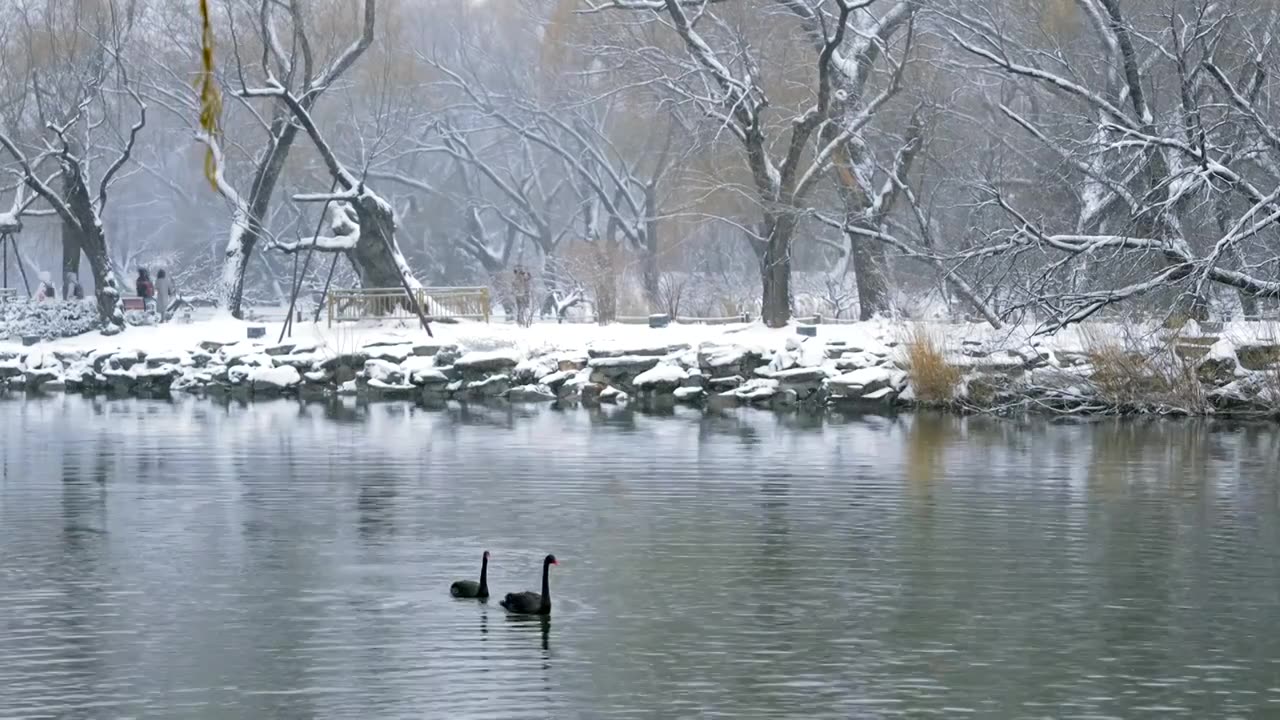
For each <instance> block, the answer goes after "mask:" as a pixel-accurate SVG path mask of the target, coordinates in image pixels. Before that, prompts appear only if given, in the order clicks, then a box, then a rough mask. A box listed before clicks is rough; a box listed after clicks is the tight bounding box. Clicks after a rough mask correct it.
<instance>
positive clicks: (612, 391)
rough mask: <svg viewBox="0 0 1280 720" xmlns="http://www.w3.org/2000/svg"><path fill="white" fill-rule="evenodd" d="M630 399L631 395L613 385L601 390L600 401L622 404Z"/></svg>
mask: <svg viewBox="0 0 1280 720" xmlns="http://www.w3.org/2000/svg"><path fill="white" fill-rule="evenodd" d="M628 400H630V397H629V396H628V395H627V394H626V393H625V392H623V391H622V390H619V389H618V388H616V387H614V386H612V385H610V386H608V387H606V388H604V389H603V390H601V391H600V402H602V403H610V404H616V405H622V404H624V403H626V402H627V401H628Z"/></svg>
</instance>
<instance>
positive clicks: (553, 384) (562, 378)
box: [541, 370, 575, 394]
mask: <svg viewBox="0 0 1280 720" xmlns="http://www.w3.org/2000/svg"><path fill="white" fill-rule="evenodd" d="M574 375H575V373H571V372H564V371H563V370H559V371H556V372H553V373H551V374H550V375H547V376H546V377H544V378H542V381H541V384H542V385H545V386H546V387H548V388H550V389H551V391H552V392H555V393H557V394H559V392H560V387H561V386H563V385H564V384H565V382H567V381H568V380H569V379H570V378H572V377H573V376H574Z"/></svg>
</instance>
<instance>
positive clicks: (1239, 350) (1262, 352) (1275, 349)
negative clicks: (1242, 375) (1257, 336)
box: [1236, 343, 1280, 370]
mask: <svg viewBox="0 0 1280 720" xmlns="http://www.w3.org/2000/svg"><path fill="white" fill-rule="evenodd" d="M1236 357H1237V358H1238V359H1239V361H1240V367H1243V368H1244V369H1246V370H1273V369H1275V368H1276V365H1277V364H1280V345H1277V344H1275V343H1240V344H1239V345H1237V346H1236Z"/></svg>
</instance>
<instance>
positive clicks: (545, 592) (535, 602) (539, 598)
mask: <svg viewBox="0 0 1280 720" xmlns="http://www.w3.org/2000/svg"><path fill="white" fill-rule="evenodd" d="M559 564H560V563H558V562H556V556H555V555H548V556H547V557H546V558H544V559H543V560H542V594H538V593H536V592H522V593H507V596H506V597H505V598H503V599H502V601H501V602H500V603H498V604H499V605H501V606H502V607H504V608H506V609H507V611H508V612H512V613H515V614H517V615H550V614H551V585H550V583H549V582H548V579H547V576H548V575H549V574H550V571H551V566H552V565H559Z"/></svg>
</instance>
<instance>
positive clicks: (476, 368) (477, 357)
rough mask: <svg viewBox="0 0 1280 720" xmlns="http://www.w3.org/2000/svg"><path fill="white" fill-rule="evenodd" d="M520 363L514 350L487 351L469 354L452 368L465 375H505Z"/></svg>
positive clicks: (455, 362) (458, 360) (457, 361)
mask: <svg viewBox="0 0 1280 720" xmlns="http://www.w3.org/2000/svg"><path fill="white" fill-rule="evenodd" d="M519 362H520V355H519V354H518V353H517V352H516V351H515V350H509V349H508V350H488V351H483V352H469V353H466V354H464V355H463V356H462V357H460V358H458V359H457V360H456V361H454V363H453V366H454V368H456V369H458V370H459V371H461V372H464V373H467V374H476V373H495V372H500V373H506V372H508V371H510V370H512V369H513V368H515V366H516V365H517V364H518V363H519Z"/></svg>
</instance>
